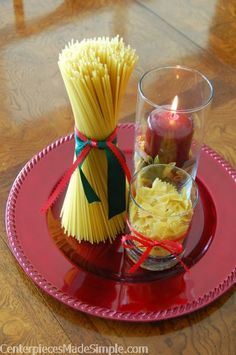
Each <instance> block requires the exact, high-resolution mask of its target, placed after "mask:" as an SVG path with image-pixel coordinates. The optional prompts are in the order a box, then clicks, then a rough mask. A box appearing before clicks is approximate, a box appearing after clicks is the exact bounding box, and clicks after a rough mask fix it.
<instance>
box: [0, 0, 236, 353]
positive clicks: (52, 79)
mask: <svg viewBox="0 0 236 355" xmlns="http://www.w3.org/2000/svg"><path fill="white" fill-rule="evenodd" d="M235 6H236V5H235V1H234V0H218V1H217V0H199V1H196V0H172V1H164V0H158V1H154V0H147V1H141V0H138V1H135V0H130V1H125V0H117V1H111V0H96V1H92V0H89V1H85V0H83V1H75V0H74V1H73V0H65V1H62V0H51V1H38V2H33V1H28V0H25V1H24V0H14V1H8V0H2V1H1V2H0V14H1V20H0V102H1V105H0V136H1V149H0V200H1V204H0V211H1V216H2V218H1V221H0V286H1V292H0V344H1V343H6V344H12V345H13V344H14V345H15V344H19V343H22V344H28V345H32V344H33V345H36V344H39V343H41V344H43V345H54V344H55V345H56V344H57V345H61V344H63V343H65V344H69V343H72V344H75V345H80V344H81V343H84V344H85V345H90V344H92V343H97V344H101V345H114V344H115V343H119V344H123V345H124V346H128V345H148V347H149V354H168V355H169V354H174V355H176V354H184V355H191V354H200V355H205V354H207V355H211V354H212V355H213V354H217V355H218V354H219V355H222V354H223V355H224V354H225V355H228V354H229V355H231V354H232V355H233V354H235V349H236V343H235V339H236V319H235V313H236V312H235V311H236V297H235V288H232V289H231V290H230V291H229V292H227V293H226V294H225V295H224V296H222V297H221V298H220V299H218V300H217V301H215V302H214V303H213V304H211V305H210V306H208V307H206V308H204V309H202V310H200V311H198V312H195V313H193V314H191V315H188V316H183V317H181V318H179V319H174V320H169V321H164V322H158V323H152V324H132V323H125V324H124V323H121V322H114V321H106V320H103V319H98V318H95V317H91V316H87V315H85V314H82V313H80V312H76V311H74V310H71V309H70V308H68V307H66V306H64V305H63V304H60V303H59V302H57V301H55V300H54V299H52V298H51V297H50V296H48V295H46V294H45V293H43V292H42V291H41V290H39V289H38V288H37V287H36V286H34V285H33V284H32V282H31V281H29V280H28V278H27V277H26V276H25V274H24V273H23V271H22V270H21V269H20V267H19V266H18V265H17V263H16V261H15V260H14V258H13V256H12V255H11V253H10V251H9V249H8V246H7V244H6V233H5V226H4V210H5V202H6V199H7V196H8V193H9V189H10V186H11V184H12V182H13V180H14V178H15V176H16V175H17V173H18V172H19V170H20V168H21V167H22V166H23V165H24V163H25V162H26V161H27V160H28V159H30V158H31V157H32V155H33V154H35V153H37V152H38V151H39V150H41V149H42V148H43V147H45V146H46V145H47V144H49V143H50V142H52V141H53V140H55V139H56V138H58V137H59V136H62V135H65V134H67V133H68V132H70V131H72V129H73V118H72V112H71V108H70V105H69V102H68V98H67V96H66V92H65V89H64V86H63V83H62V80H61V77H60V74H59V70H58V67H57V58H58V53H59V51H60V50H61V49H62V48H63V47H64V45H65V43H66V42H67V41H68V40H70V39H71V38H78V39H82V38H84V37H91V36H99V35H109V36H112V35H115V34H117V33H119V34H120V35H121V36H123V37H124V39H125V41H126V42H128V43H130V44H131V45H132V46H134V47H135V48H136V49H137V52H138V54H139V57H140V60H139V63H138V65H137V67H136V69H135V72H134V75H133V77H132V79H131V82H130V84H129V87H128V90H127V94H126V97H125V99H124V103H123V107H122V111H121V115H120V117H121V119H123V120H125V121H127V120H133V119H134V117H135V105H136V91H137V83H138V80H139V78H140V76H141V74H142V73H143V72H144V71H146V70H148V69H150V68H152V67H155V66H161V65H168V64H182V65H186V66H190V67H194V68H197V69H199V70H201V71H202V72H203V73H205V74H206V75H207V76H208V77H209V78H210V80H212V82H213V85H214V88H215V98H214V102H213V107H212V110H211V112H210V114H209V117H208V120H207V122H206V126H207V135H206V139H205V142H206V143H207V144H209V145H210V146H211V147H212V148H213V149H215V150H216V151H217V152H219V153H220V154H221V155H223V156H224V157H225V158H226V159H227V160H228V161H230V163H231V164H232V165H233V166H234V167H236V144H235V142H236V123H235V116H236V86H235V83H236V70H235V67H236V42H235V35H236V33H235V31H236V26H235V23H236V21H235V20H236V7H235ZM49 330H50V331H49Z"/></svg>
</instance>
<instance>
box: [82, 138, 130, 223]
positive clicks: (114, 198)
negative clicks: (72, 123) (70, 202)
mask: <svg viewBox="0 0 236 355" xmlns="http://www.w3.org/2000/svg"><path fill="white" fill-rule="evenodd" d="M95 142H96V147H95V146H94V141H92V140H90V139H88V140H86V141H84V140H82V139H80V137H79V136H78V135H77V134H76V133H75V154H76V157H78V156H79V155H80V154H82V153H83V150H84V148H85V147H86V146H87V145H89V146H90V147H92V148H95V149H102V150H104V151H105V154H106V158H107V170H108V171H107V194H108V196H107V199H108V218H109V219H110V218H112V217H114V216H116V215H118V214H120V213H122V212H124V211H125V209H126V202H125V198H126V178H125V173H124V170H123V167H122V166H121V164H120V162H119V160H118V159H117V157H116V155H115V154H114V153H113V151H112V150H111V149H110V148H109V147H108V145H107V141H106V140H102V141H95ZM116 143H117V139H116V138H115V139H114V140H113V141H112V144H114V145H116ZM117 149H118V148H117ZM88 154H89V153H88ZM85 159H86V157H85ZM85 159H83V160H82V161H81V163H80V164H79V165H78V169H79V172H80V178H81V182H82V185H83V189H84V193H85V196H86V198H87V200H88V202H89V203H94V202H101V200H100V198H99V196H98V195H97V194H96V192H95V191H94V189H93V188H92V186H91V185H90V183H89V181H88V180H87V178H86V176H85V174H84V172H83V170H82V165H83V162H84V160H85Z"/></svg>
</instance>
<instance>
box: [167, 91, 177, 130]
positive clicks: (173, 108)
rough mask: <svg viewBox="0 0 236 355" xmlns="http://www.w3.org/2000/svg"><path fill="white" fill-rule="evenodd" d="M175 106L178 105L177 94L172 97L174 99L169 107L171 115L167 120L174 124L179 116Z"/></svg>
mask: <svg viewBox="0 0 236 355" xmlns="http://www.w3.org/2000/svg"><path fill="white" fill-rule="evenodd" d="M177 107H178V96H177V95H176V96H175V97H174V100H173V102H172V105H171V108H170V111H171V116H170V121H169V122H170V124H171V125H173V124H175V121H176V120H177V119H178V118H179V115H177V114H176V110H177Z"/></svg>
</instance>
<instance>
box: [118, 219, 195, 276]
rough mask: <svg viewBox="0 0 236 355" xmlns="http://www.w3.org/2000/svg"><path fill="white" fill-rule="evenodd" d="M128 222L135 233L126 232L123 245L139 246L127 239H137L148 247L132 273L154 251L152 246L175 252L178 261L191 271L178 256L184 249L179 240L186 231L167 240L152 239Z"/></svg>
mask: <svg viewBox="0 0 236 355" xmlns="http://www.w3.org/2000/svg"><path fill="white" fill-rule="evenodd" d="M127 224H128V226H129V228H130V230H131V232H133V233H134V235H131V234H126V235H123V236H122V239H121V242H122V244H123V247H124V248H126V249H135V248H137V246H136V245H130V244H127V243H126V242H127V240H131V241H137V242H138V243H139V244H140V246H141V247H144V248H146V250H145V251H144V252H143V254H142V255H141V257H140V258H139V260H138V261H137V262H136V263H135V264H134V265H133V266H132V267H131V269H130V270H129V272H130V273H134V272H135V271H136V270H137V269H138V268H139V267H140V265H141V264H142V263H143V262H144V261H145V260H146V259H147V257H148V256H149V254H150V253H151V251H152V248H154V247H161V248H163V249H165V250H167V251H168V252H170V253H171V254H173V255H174V256H175V257H176V259H177V260H178V262H179V263H180V264H181V265H182V266H183V268H184V270H185V271H189V269H188V267H187V266H186V265H185V263H184V262H183V261H182V260H181V258H180V257H179V256H178V254H180V253H181V252H182V250H183V246H182V244H181V243H179V242H178V241H179V240H181V239H183V238H184V236H185V235H186V234H187V233H185V234H184V235H183V236H181V237H179V238H178V239H175V240H167V239H166V240H152V239H150V238H148V237H146V236H145V235H143V234H141V233H139V232H138V231H136V230H134V229H133V228H132V227H131V226H130V223H129V222H128V221H127Z"/></svg>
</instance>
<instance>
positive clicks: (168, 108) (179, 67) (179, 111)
mask: <svg viewBox="0 0 236 355" xmlns="http://www.w3.org/2000/svg"><path fill="white" fill-rule="evenodd" d="M163 69H182V70H185V71H189V72H193V73H195V74H198V75H199V76H200V77H201V78H202V79H204V81H205V82H206V83H207V84H208V86H209V88H210V95H209V97H208V98H207V99H206V100H205V102H203V104H202V105H199V106H196V107H191V108H188V109H178V108H177V109H176V110H175V112H176V113H193V112H197V111H200V110H202V109H204V108H206V107H207V106H208V105H209V104H210V103H211V101H212V99H213V96H214V87H213V85H212V83H211V82H210V80H209V79H208V78H207V77H206V75H204V74H203V73H202V72H200V71H199V70H197V69H195V68H190V67H186V66H182V65H169V66H168V65H167V66H162V67H153V68H151V69H149V70H148V71H146V72H144V73H143V75H142V76H141V78H140V80H139V82H138V91H139V93H140V95H141V97H142V99H143V100H144V101H146V102H147V103H148V104H149V105H151V106H153V107H154V108H155V109H159V110H163V111H166V112H170V111H171V110H170V104H167V105H158V104H156V103H155V102H153V101H152V100H150V99H148V98H147V97H146V95H145V94H144V92H143V89H142V82H143V80H144V78H145V77H146V76H147V75H149V74H150V73H152V72H156V71H160V70H163Z"/></svg>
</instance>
